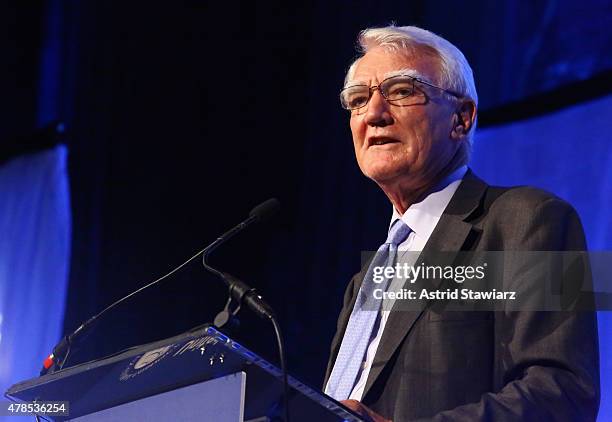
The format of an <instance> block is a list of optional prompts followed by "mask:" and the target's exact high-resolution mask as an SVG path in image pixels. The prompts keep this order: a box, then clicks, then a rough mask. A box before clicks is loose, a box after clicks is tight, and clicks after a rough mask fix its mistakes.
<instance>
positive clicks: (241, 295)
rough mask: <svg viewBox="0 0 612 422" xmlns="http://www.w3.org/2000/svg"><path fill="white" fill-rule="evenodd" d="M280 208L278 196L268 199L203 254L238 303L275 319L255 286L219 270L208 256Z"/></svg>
mask: <svg viewBox="0 0 612 422" xmlns="http://www.w3.org/2000/svg"><path fill="white" fill-rule="evenodd" d="M279 208H280V202H279V201H278V200H277V199H276V198H272V199H268V200H267V201H265V202H262V203H261V204H259V205H257V206H256V207H255V208H253V209H252V210H251V212H250V213H249V217H248V218H247V219H246V220H244V221H243V222H241V223H239V224H238V225H236V226H234V227H233V228H232V229H230V230H228V231H227V232H225V233H224V234H222V235H221V236H220V237H219V238H217V240H215V241H214V242H213V243H211V244H210V245H209V246H208V247H206V249H205V250H204V253H203V256H202V265H203V266H204V268H206V269H207V270H208V271H210V272H211V273H213V274H215V275H216V276H218V277H219V278H220V279H221V280H223V282H224V283H225V284H226V285H227V287H228V288H229V294H230V297H231V298H233V299H235V300H236V301H237V302H238V304H242V303H245V304H246V305H247V306H248V307H249V308H250V309H251V310H252V311H253V312H254V313H255V314H256V315H258V316H259V317H261V318H263V319H271V320H273V319H274V317H275V315H274V311H273V310H272V308H271V307H270V305H268V304H267V303H266V301H265V300H264V299H263V298H262V297H261V296H260V295H259V294H258V293H257V291H256V290H255V288H253V287H250V286H249V285H248V284H246V283H244V282H242V281H241V280H239V279H238V278H236V277H234V276H233V275H231V274H228V273H225V272H222V271H219V270H217V269H216V268H214V267H212V266H210V264H209V263H208V257H209V255H210V254H211V253H212V252H213V251H214V250H216V249H217V248H218V247H219V246H221V245H223V244H224V243H225V242H227V241H228V240H229V239H231V238H232V237H234V236H235V235H237V234H238V233H240V232H241V231H243V230H244V229H246V228H247V227H248V226H250V225H251V224H253V223H256V222H261V221H265V220H267V219H269V218H270V217H272V216H273V215H274V214H276V213H277V212H278V210H279Z"/></svg>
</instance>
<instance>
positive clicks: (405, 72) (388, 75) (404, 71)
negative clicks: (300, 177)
mask: <svg viewBox="0 0 612 422" xmlns="http://www.w3.org/2000/svg"><path fill="white" fill-rule="evenodd" d="M400 75H401V76H411V77H413V78H415V79H420V80H422V81H426V82H427V78H426V77H425V76H423V75H422V74H421V73H420V72H419V71H417V70H414V69H411V68H409V67H407V68H404V69H400V70H394V71H392V72H387V73H385V74H384V76H383V78H384V79H387V78H392V77H394V76H400Z"/></svg>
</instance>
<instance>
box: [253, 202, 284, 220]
mask: <svg viewBox="0 0 612 422" xmlns="http://www.w3.org/2000/svg"><path fill="white" fill-rule="evenodd" d="M279 209H280V202H279V201H278V199H276V198H270V199H268V200H267V201H264V202H262V203H261V204H259V205H257V206H256V207H255V208H253V209H252V210H251V212H250V213H249V217H255V218H256V219H257V221H264V220H267V219H268V218H270V217H272V216H273V215H274V214H276V213H277V212H278V210H279Z"/></svg>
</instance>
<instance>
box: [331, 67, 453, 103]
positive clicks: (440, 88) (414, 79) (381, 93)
mask: <svg viewBox="0 0 612 422" xmlns="http://www.w3.org/2000/svg"><path fill="white" fill-rule="evenodd" d="M400 77H402V78H410V79H411V80H412V93H411V94H410V95H406V96H404V97H401V98H396V99H393V100H389V99H388V98H387V96H386V95H385V94H384V92H383V91H382V89H380V86H381V85H383V84H384V83H385V82H386V81H388V80H389V79H394V78H400ZM415 82H419V83H422V84H423V85H427V86H430V87H432V88H436V89H439V90H440V91H443V92H446V93H447V94H449V95H451V96H453V97H455V98H463V97H464V95H461V94H458V93H456V92H454V91H451V90H450V89H446V88H442V87H439V86H437V85H434V84H432V83H430V82H427V81H424V80H422V79H419V78H415V77H414V76H412V75H394V76H390V77H388V78H386V79H383V80H382V81H380V83H379V84H378V85H372V86H368V85H366V84H355V85H349V86H346V87H344V88H342V90H341V91H340V104H341V105H342V108H343V109H345V110H348V111H353V110H359V109H360V108H363V107H365V106H367V105H368V103H369V102H370V100H371V99H372V95H373V94H374V91H376V90H378V91H379V92H380V95H382V97H383V98H384V99H385V101H387V102H388V103H389V104H391V105H397V104H393V102H392V101H399V100H403V99H404V98H408V97H410V96H412V95H414V92H415V91H416V90H415V89H414V83H415ZM357 86H363V87H367V88H368V99H367V101H366V102H365V103H364V104H363V105H362V106H359V107H353V108H350V107H345V106H344V101H342V93H343V92H344V91H346V90H347V89H350V88H355V87H357ZM398 107H399V105H398Z"/></svg>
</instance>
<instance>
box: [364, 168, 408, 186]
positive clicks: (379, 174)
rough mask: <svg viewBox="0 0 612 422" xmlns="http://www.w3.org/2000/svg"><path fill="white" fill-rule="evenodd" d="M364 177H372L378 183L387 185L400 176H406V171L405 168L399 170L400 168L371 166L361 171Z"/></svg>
mask: <svg viewBox="0 0 612 422" xmlns="http://www.w3.org/2000/svg"><path fill="white" fill-rule="evenodd" d="M363 173H364V175H365V176H366V177H368V178H369V179H372V180H373V181H374V182H376V183H377V184H378V185H388V184H392V183H395V182H396V181H397V180H399V179H400V178H402V177H407V175H408V172H407V171H406V170H404V171H401V170H400V169H389V168H372V169H368V171H367V172H363Z"/></svg>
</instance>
